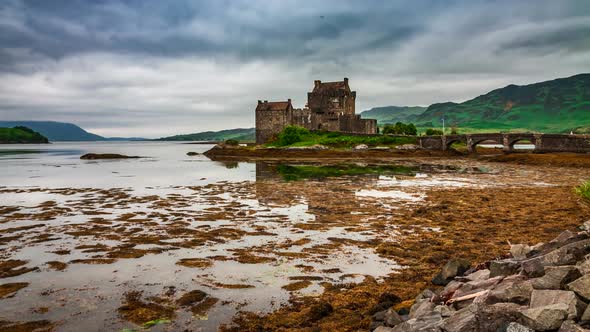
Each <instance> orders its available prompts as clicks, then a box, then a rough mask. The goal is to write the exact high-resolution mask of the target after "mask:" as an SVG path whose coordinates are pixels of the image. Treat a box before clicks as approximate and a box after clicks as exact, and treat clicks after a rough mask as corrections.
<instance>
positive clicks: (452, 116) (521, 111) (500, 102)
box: [414, 74, 590, 133]
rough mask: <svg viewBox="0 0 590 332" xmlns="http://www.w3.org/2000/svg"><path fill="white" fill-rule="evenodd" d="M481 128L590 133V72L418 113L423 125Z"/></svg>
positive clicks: (490, 93) (419, 123) (498, 90)
mask: <svg viewBox="0 0 590 332" xmlns="http://www.w3.org/2000/svg"><path fill="white" fill-rule="evenodd" d="M443 116H444V118H445V122H446V124H447V126H448V127H450V126H457V127H459V128H469V129H475V130H478V131H498V130H502V131H507V130H513V131H514V130H529V131H538V132H545V133H563V132H567V133H569V132H570V131H572V130H573V131H576V132H578V133H588V132H590V74H580V75H575V76H572V77H568V78H559V79H555V80H551V81H545V82H540V83H535V84H529V85H522V86H518V85H508V86H506V87H504V88H500V89H496V90H493V91H491V92H489V93H487V94H485V95H481V96H479V97H476V98H474V99H471V100H468V101H466V102H463V103H460V104H458V103H452V102H447V103H440V104H433V105H430V106H429V107H428V109H427V110H426V111H424V113H422V114H420V115H419V116H417V117H416V118H415V120H414V123H415V124H416V125H417V126H419V127H440V126H441V118H442V117H443Z"/></svg>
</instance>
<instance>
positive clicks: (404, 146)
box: [395, 144, 420, 151]
mask: <svg viewBox="0 0 590 332" xmlns="http://www.w3.org/2000/svg"><path fill="white" fill-rule="evenodd" d="M395 148H396V150H407V151H415V150H418V149H420V146H418V145H416V144H402V145H397V146H396V147H395Z"/></svg>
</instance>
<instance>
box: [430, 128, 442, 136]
mask: <svg viewBox="0 0 590 332" xmlns="http://www.w3.org/2000/svg"><path fill="white" fill-rule="evenodd" d="M442 135H443V132H442V130H438V129H432V128H428V129H426V136H442Z"/></svg>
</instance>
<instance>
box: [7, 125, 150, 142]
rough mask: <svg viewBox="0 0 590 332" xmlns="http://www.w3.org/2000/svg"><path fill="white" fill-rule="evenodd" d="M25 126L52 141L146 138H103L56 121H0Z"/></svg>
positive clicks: (134, 138) (134, 139) (131, 139)
mask: <svg viewBox="0 0 590 332" xmlns="http://www.w3.org/2000/svg"><path fill="white" fill-rule="evenodd" d="M16 126H24V127H27V128H31V129H33V130H34V131H37V132H39V133H41V135H43V136H45V137H47V138H48V139H49V140H50V141H136V140H145V139H144V138H139V137H132V138H123V137H110V138H109V137H102V136H99V135H96V134H93V133H89V132H87V131H86V130H84V129H82V128H80V127H78V126H76V125H75V124H73V123H66V122H55V121H0V127H8V128H12V127H16Z"/></svg>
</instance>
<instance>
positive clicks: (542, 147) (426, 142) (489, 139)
mask: <svg viewBox="0 0 590 332" xmlns="http://www.w3.org/2000/svg"><path fill="white" fill-rule="evenodd" d="M521 141H528V142H530V144H533V145H534V146H535V148H534V150H533V151H534V152H581V153H586V152H590V135H562V134H530V133H508V134H502V133H490V134H466V135H443V136H420V137H418V144H419V145H420V146H421V147H422V148H424V149H428V150H442V151H446V150H448V149H449V148H450V147H451V144H453V143H457V142H460V143H464V144H466V145H467V151H469V152H470V153H473V152H475V147H476V146H477V144H480V143H482V142H486V143H491V144H498V145H502V146H503V147H504V148H503V149H504V151H505V152H512V151H514V144H516V143H518V142H521Z"/></svg>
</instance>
